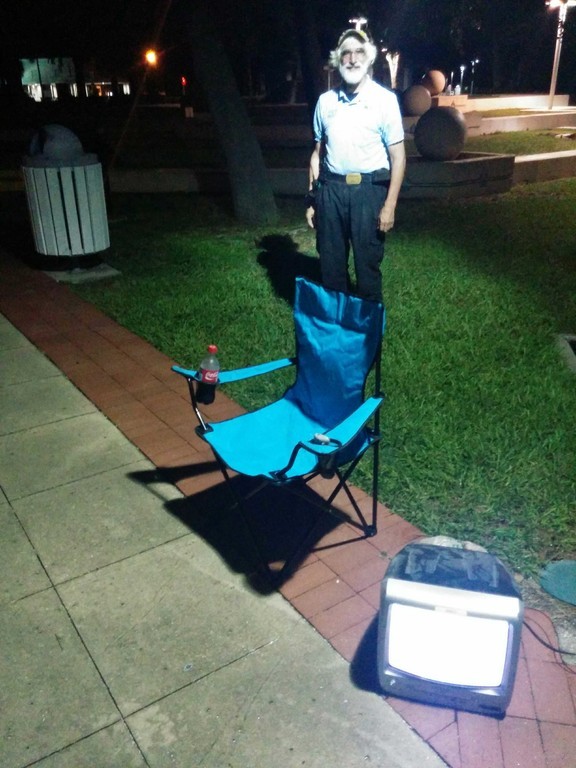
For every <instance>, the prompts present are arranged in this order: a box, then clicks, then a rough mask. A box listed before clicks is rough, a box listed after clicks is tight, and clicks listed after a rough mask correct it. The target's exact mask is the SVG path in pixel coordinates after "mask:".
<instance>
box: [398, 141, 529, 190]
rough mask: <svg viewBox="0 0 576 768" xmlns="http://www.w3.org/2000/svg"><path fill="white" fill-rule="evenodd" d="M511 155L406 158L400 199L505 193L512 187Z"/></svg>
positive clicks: (483, 154) (471, 153) (512, 160)
mask: <svg viewBox="0 0 576 768" xmlns="http://www.w3.org/2000/svg"><path fill="white" fill-rule="evenodd" d="M513 174H514V155H490V154H486V153H484V152H462V154H460V155H459V156H458V157H457V158H456V159H455V160H446V161H439V160H426V159H425V158H423V157H409V158H408V164H407V167H406V177H405V180H404V185H403V187H402V192H401V197H403V198H431V197H434V198H456V197H458V198H459V197H472V196H475V195H489V194H496V193H500V192H507V191H508V190H509V189H510V188H511V187H512V180H513Z"/></svg>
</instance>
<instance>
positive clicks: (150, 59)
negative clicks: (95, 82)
mask: <svg viewBox="0 0 576 768" xmlns="http://www.w3.org/2000/svg"><path fill="white" fill-rule="evenodd" d="M574 2H576V0H574ZM144 60H145V61H146V64H148V66H150V67H155V66H156V64H158V54H157V53H156V51H155V50H154V49H153V48H149V49H148V50H147V51H146V53H145V54H144Z"/></svg>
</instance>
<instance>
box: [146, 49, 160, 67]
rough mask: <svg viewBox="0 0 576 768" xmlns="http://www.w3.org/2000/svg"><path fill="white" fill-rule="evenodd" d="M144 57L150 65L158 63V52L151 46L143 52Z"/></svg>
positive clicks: (153, 65)
mask: <svg viewBox="0 0 576 768" xmlns="http://www.w3.org/2000/svg"><path fill="white" fill-rule="evenodd" d="M144 59H145V61H146V63H147V64H149V65H150V66H151V67H155V66H156V64H158V54H157V53H156V51H155V50H154V49H153V48H149V49H148V50H147V51H146V53H145V54H144Z"/></svg>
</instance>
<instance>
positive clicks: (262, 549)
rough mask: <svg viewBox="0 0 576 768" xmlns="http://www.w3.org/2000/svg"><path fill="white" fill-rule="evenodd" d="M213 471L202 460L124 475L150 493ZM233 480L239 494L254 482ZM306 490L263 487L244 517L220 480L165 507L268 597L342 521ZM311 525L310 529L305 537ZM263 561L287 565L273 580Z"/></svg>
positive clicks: (213, 465) (210, 463)
mask: <svg viewBox="0 0 576 768" xmlns="http://www.w3.org/2000/svg"><path fill="white" fill-rule="evenodd" d="M217 469H218V464H217V463H216V462H215V461H206V462H204V463H201V464H193V465H184V466H182V467H174V468H171V467H158V468H156V469H151V470H144V471H140V472H132V473H129V475H128V477H130V479H132V480H133V481H135V482H137V483H140V484H142V485H145V486H148V487H149V488H150V490H151V492H154V488H153V486H154V484H156V483H170V484H172V485H174V484H176V483H177V482H178V481H179V480H183V479H185V478H190V477H194V476H200V475H202V474H204V473H208V472H213V471H214V470H217ZM232 484H233V486H234V493H236V494H238V495H240V496H242V497H243V498H244V497H245V496H246V494H247V493H249V492H250V490H252V489H253V487H254V481H253V480H252V479H251V478H245V477H235V478H233V479H232ZM306 494H307V496H308V498H302V497H300V496H298V498H297V499H296V497H295V496H294V494H293V493H290V492H289V491H287V490H285V489H283V488H276V487H272V486H268V487H265V488H264V489H263V490H262V491H260V492H259V493H258V494H256V495H255V496H253V497H252V498H251V499H250V500H249V501H248V502H247V503H246V504H245V509H247V510H248V511H247V514H246V520H245V519H243V516H242V514H241V513H240V511H239V510H238V508H235V507H234V498H233V495H232V492H231V489H230V488H229V487H228V486H227V485H226V483H225V482H224V481H223V482H221V483H219V484H218V485H215V486H213V487H211V488H208V489H206V490H204V491H200V492H199V493H195V494H193V495H192V496H185V497H183V498H177V499H171V500H169V501H165V508H166V510H167V511H168V512H169V513H170V514H171V515H173V516H174V517H176V518H178V519H179V520H181V521H182V522H183V523H184V524H185V525H186V526H187V527H188V528H189V529H190V530H191V531H193V532H194V533H196V534H197V535H198V536H200V537H201V538H202V539H204V541H205V542H206V543H207V544H209V546H210V547H212V549H214V550H215V551H216V552H217V553H218V554H219V555H220V557H221V558H222V559H223V560H224V561H225V562H226V563H227V565H228V566H229V567H230V568H231V570H233V571H234V572H235V573H240V574H243V575H244V577H245V579H246V582H247V583H248V585H249V586H250V588H251V589H252V590H254V591H255V592H257V593H259V594H262V595H266V594H270V593H271V592H274V591H275V590H276V589H278V587H279V586H281V584H282V583H284V582H285V581H287V580H288V579H289V578H290V576H291V575H292V574H293V573H294V571H295V570H296V569H297V568H298V566H299V565H300V564H301V563H302V561H303V560H304V559H305V558H306V557H307V556H308V555H309V554H310V552H311V551H312V550H313V549H314V546H315V543H317V542H318V541H319V540H320V539H322V538H323V537H324V536H325V535H326V534H327V533H329V532H330V531H331V530H333V529H334V528H336V527H337V526H338V525H340V524H341V520H339V519H337V518H336V517H334V516H332V515H330V514H328V513H327V512H325V511H323V510H321V509H319V507H318V503H319V499H320V497H319V496H318V495H317V494H316V493H314V492H313V491H312V490H310V489H307V490H306ZM315 521H316V524H315V525H314V522H315ZM311 526H314V527H313V530H312V531H311V532H310V534H309V536H306V532H307V531H309V530H310V527H311ZM303 538H304V540H303ZM264 563H269V564H270V565H271V567H273V568H274V571H276V569H277V568H279V567H281V566H282V565H283V564H284V563H288V566H287V568H286V571H284V572H282V573H281V574H280V575H279V576H278V577H276V576H275V577H274V578H271V577H270V574H269V573H267V572H266V569H265V566H264Z"/></svg>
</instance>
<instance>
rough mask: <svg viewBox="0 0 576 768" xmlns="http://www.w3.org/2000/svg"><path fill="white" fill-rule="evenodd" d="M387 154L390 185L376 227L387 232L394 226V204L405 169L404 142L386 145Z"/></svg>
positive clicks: (396, 200)
mask: <svg viewBox="0 0 576 768" xmlns="http://www.w3.org/2000/svg"><path fill="white" fill-rule="evenodd" d="M388 154H389V156H390V186H389V188H388V194H387V196H386V201H385V203H384V205H383V207H382V210H381V211H380V216H379V218H378V228H379V230H380V231H381V232H389V231H390V230H391V229H392V227H393V226H394V216H395V213H396V204H397V202H398V197H399V195H400V188H401V187H402V182H403V181H404V173H405V171H406V149H405V147H404V142H403V141H400V142H398V144H391V145H390V146H389V147H388Z"/></svg>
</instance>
